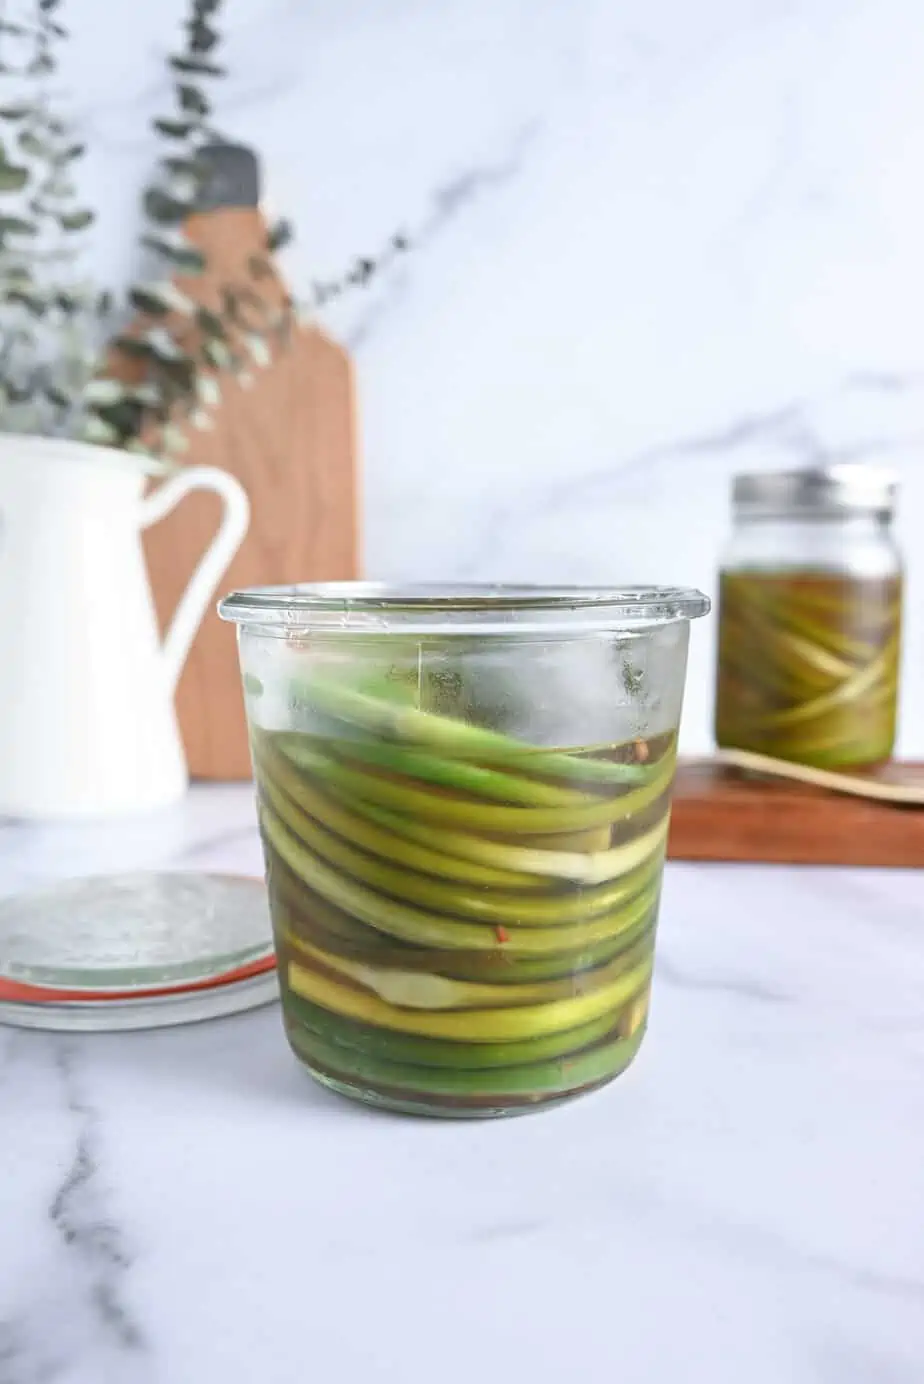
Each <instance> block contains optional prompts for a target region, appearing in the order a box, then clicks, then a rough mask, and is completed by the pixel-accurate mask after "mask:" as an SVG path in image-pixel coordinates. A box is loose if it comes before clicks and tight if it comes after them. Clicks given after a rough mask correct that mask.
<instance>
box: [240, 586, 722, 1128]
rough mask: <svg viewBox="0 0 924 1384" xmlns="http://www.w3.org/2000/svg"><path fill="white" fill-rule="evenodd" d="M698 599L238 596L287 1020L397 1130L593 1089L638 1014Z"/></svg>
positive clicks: (642, 1015)
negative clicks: (415, 1119)
mask: <svg viewBox="0 0 924 1384" xmlns="http://www.w3.org/2000/svg"><path fill="white" fill-rule="evenodd" d="M707 609H708V601H707V600H706V598H705V597H704V596H702V595H701V594H700V593H699V592H698V591H686V590H667V589H654V590H643V589H638V588H625V589H620V590H608V591H598V590H586V589H583V588H569V589H545V588H510V587H485V588H478V587H419V586H411V587H406V588H390V587H379V586H370V585H365V584H362V583H335V584H331V585H321V586H296V587H284V588H273V589H269V588H267V589H262V590H252V591H242V592H237V593H235V594H234V595H232V596H229V597H228V598H227V599H226V600H225V601H223V602H222V604H221V607H220V611H221V614H222V616H223V617H224V618H225V619H228V620H233V621H235V622H237V625H238V638H239V649H240V661H241V670H242V674H243V682H244V693H245V700H246V707H247V717H248V724H249V728H250V735H251V747H252V752H253V762H254V771H255V778H256V788H257V794H258V800H259V816H260V827H261V832H262V837H263V844H264V852H265V859H266V877H267V885H268V889H269V898H270V909H271V914H272V919H273V926H274V932H275V939H276V949H277V958H278V966H279V976H280V982H281V991H282V1012H283V1018H284V1022H285V1027H286V1032H287V1035H288V1038H289V1042H290V1044H291V1046H292V1048H293V1050H294V1052H295V1054H296V1056H297V1057H298V1058H299V1059H300V1060H301V1061H302V1062H303V1063H304V1064H305V1066H306V1067H307V1068H308V1070H309V1071H310V1072H311V1073H312V1074H313V1075H314V1076H315V1077H316V1078H317V1079H318V1080H319V1081H320V1082H322V1083H324V1084H325V1085H327V1086H330V1087H333V1088H334V1089H335V1090H337V1091H340V1092H343V1093H345V1094H347V1095H350V1096H354V1097H358V1098H359V1099H360V1100H363V1101H367V1102H371V1103H373V1104H376V1105H380V1106H386V1107H389V1108H392V1109H397V1110H401V1111H408V1112H412V1113H425V1114H442V1115H499V1114H504V1113H506V1112H509V1111H514V1110H518V1109H522V1108H524V1107H530V1106H535V1105H537V1104H541V1103H543V1102H548V1101H554V1100H558V1099H560V1098H562V1097H565V1096H570V1095H573V1094H575V1093H577V1092H581V1091H589V1090H592V1089H593V1088H595V1087H598V1086H600V1085H601V1084H603V1083H604V1082H607V1081H609V1080H610V1079H611V1078H613V1077H615V1076H616V1075H617V1074H618V1073H619V1072H621V1071H622V1070H623V1069H624V1068H625V1067H626V1066H627V1065H628V1064H629V1062H630V1061H631V1060H632V1058H633V1057H634V1055H635V1053H636V1051H637V1049H638V1047H639V1044H640V1042H641V1040H642V1035H643V1033H644V1030H645V1022H646V1017H647V1013H648V992H649V985H650V981H651V970H652V952H653V947H654V933H655V922H656V919H657V912H658V894H659V889H660V883H661V871H662V862H663V858H664V850H665V843H666V838H667V826H668V808H669V802H670V792H671V785H672V780H673V776H674V761H675V755H676V742H677V727H678V723H679V720H680V707H681V699H682V694H683V684H684V674H685V668H686V657H687V639H688V625H689V621H690V620H691V619H693V618H695V617H696V616H699V615H702V614H704V613H705V612H706V610H707Z"/></svg>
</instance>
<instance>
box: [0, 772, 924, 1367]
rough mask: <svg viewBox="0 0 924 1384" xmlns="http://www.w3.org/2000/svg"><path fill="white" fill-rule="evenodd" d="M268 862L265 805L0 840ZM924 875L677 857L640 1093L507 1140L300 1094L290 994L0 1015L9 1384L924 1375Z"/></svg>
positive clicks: (79, 859) (16, 832)
mask: <svg viewBox="0 0 924 1384" xmlns="http://www.w3.org/2000/svg"><path fill="white" fill-rule="evenodd" d="M165 864H171V865H175V866H177V867H179V868H186V869H189V868H195V869H216V868H220V869H229V870H235V871H252V870H257V869H258V868H259V848H258V844H257V841H256V835H255V831H254V827H253V812H252V807H251V803H250V797H249V790H248V789H246V788H245V787H219V788H210V789H198V790H196V791H194V792H193V794H192V795H191V796H190V798H189V799H188V800H187V802H186V803H184V804H183V806H182V807H181V808H178V809H176V810H175V811H172V812H170V813H166V814H163V815H162V816H161V817H159V818H158V819H156V820H148V821H145V822H135V823H131V824H127V825H120V826H118V827H115V828H106V829H103V828H80V829H76V828H47V829H35V828H27V827H23V826H17V825H8V826H6V827H3V828H2V829H0V892H10V891H12V890H15V889H19V888H24V887H27V886H29V885H33V884H36V883H39V882H41V881H42V880H44V879H46V878H47V877H48V876H49V875H51V874H80V873H88V872H91V871H94V870H99V869H106V868H111V869H119V870H123V869H128V868H134V867H145V866H163V865H165ZM922 1170H924V887H922V879H921V875H920V873H914V872H895V873H884V872H883V873H877V872H872V871H843V870H842V871H830V870H806V869H802V870H795V869H792V870H790V869H783V868H765V867H760V868H758V867H753V868H751V867H722V866H718V867H705V866H671V867H669V868H668V872H667V881H666V887H665V896H664V906H663V913H662V924H661V933H660V940H659V962H658V969H657V974H656V984H655V1002H654V1007H653V1016H652V1025H651V1029H650V1032H649V1035H648V1038H647V1040H646V1044H645V1047H644V1048H643V1052H642V1054H641V1056H640V1058H639V1060H638V1062H637V1063H636V1065H635V1067H634V1068H633V1070H632V1071H631V1072H630V1073H629V1074H627V1075H626V1076H625V1077H624V1078H622V1079H621V1080H620V1081H618V1082H616V1083H615V1084H614V1085H613V1086H611V1087H610V1088H609V1089H607V1090H605V1091H603V1092H602V1093H599V1094H597V1095H595V1096H593V1097H589V1098H586V1099H584V1100H581V1101H577V1102H575V1103H573V1104H570V1105H566V1106H563V1107H561V1108H559V1109H556V1110H553V1111H550V1112H547V1113H544V1114H542V1115H535V1116H531V1117H527V1118H523V1119H514V1120H509V1121H501V1122H496V1123H477V1122H476V1123H441V1122H427V1121H415V1120H408V1119H402V1118H398V1117H392V1116H389V1115H384V1114H381V1113H377V1112H372V1111H366V1110H363V1109H361V1108H359V1107H356V1106H353V1105H350V1104H348V1103H346V1102H343V1101H340V1100H339V1099H337V1098H335V1097H334V1096H332V1095H329V1094H327V1093H325V1092H323V1091H322V1090H320V1089H319V1088H317V1087H315V1086H314V1085H313V1084H312V1083H311V1081H310V1080H309V1079H308V1078H307V1077H306V1076H304V1075H303V1074H302V1073H301V1072H300V1070H299V1069H298V1068H297V1067H296V1065H295V1062H294V1060H293V1059H292V1058H291V1057H290V1055H289V1053H288V1050H287V1048H286V1045H285V1042H284V1041H283V1037H282V1033H281V1030H280V1024H279V1015H278V1012H277V1011H276V1009H275V1007H271V1008H269V1009H264V1010H261V1011H259V1012H254V1013H251V1014H247V1015H243V1016H241V1017H239V1018H235V1019H223V1020H219V1021H215V1022H212V1023H206V1024H201V1025H197V1026H193V1027H189V1028H185V1029H176V1030H172V1031H160V1032H154V1033H135V1034H123V1035H118V1036H108V1035H107V1036H101V1035H86V1036H79V1037H64V1036H60V1035H47V1034H37V1033H30V1032H21V1031H18V1030H14V1029H2V1028H0V1384H46V1382H49V1381H56V1382H57V1384H211V1382H212V1381H216V1384H217V1381H221V1384H304V1381H306V1380H311V1379H322V1380H324V1381H325V1384H328V1382H329V1384H341V1382H342V1381H343V1382H345V1384H353V1382H354V1381H355V1384H360V1381H375V1384H379V1382H380V1381H381V1382H382V1384H391V1381H395V1384H398V1381H400V1384H424V1381H426V1384H431V1381H439V1384H462V1381H465V1382H466V1384H471V1381H476V1380H478V1381H494V1380H498V1381H499V1380H505V1381H506V1380H508V1379H509V1380H513V1379H520V1378H522V1379H523V1380H526V1381H529V1384H544V1382H545V1381H550V1382H551V1381H555V1384H559V1381H561V1380H562V1379H574V1380H580V1381H581V1382H582V1384H598V1382H599V1384H616V1381H622V1380H625V1381H630V1382H631V1384H647V1381H655V1384H662V1381H663V1384H681V1381H682V1384H726V1381H727V1384H742V1382H743V1381H746V1384H810V1382H811V1384H919V1382H920V1380H921V1379H922V1378H924V1171H922Z"/></svg>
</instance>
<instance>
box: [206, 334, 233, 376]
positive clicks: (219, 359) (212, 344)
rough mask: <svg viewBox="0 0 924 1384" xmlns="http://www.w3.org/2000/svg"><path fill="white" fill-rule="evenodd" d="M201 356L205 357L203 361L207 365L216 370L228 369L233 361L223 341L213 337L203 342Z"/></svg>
mask: <svg viewBox="0 0 924 1384" xmlns="http://www.w3.org/2000/svg"><path fill="white" fill-rule="evenodd" d="M202 354H203V356H204V357H205V360H206V361H207V362H208V364H209V365H214V366H215V367H216V369H218V370H227V369H230V367H231V365H232V363H233V360H234V357H233V355H232V353H231V351H230V350H229V348H228V347H227V345H226V344H225V343H224V342H223V341H221V340H219V339H218V338H217V337H213V338H211V339H210V340H208V341H206V342H204V344H203V346H202Z"/></svg>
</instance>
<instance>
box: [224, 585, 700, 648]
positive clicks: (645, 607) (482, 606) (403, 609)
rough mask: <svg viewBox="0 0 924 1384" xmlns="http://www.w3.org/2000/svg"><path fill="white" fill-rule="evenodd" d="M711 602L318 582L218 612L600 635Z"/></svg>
mask: <svg viewBox="0 0 924 1384" xmlns="http://www.w3.org/2000/svg"><path fill="white" fill-rule="evenodd" d="M708 610H709V600H708V597H706V596H704V595H703V593H702V592H701V591H696V590H694V589H693V588H690V587H667V586H663V587H662V586H620V587H592V586H508V585H504V584H501V585H477V584H476V585H468V584H466V585H462V584H452V583H448V584H444V585H441V584H436V583H433V584H431V583H421V584H417V583H414V584H410V585H406V586H389V585H384V584H381V583H377V582H349V581H344V582H318V583H305V584H300V585H297V586H262V587H253V588H251V589H250V590H246V591H235V592H233V593H232V594H231V595H230V596H226V597H225V599H224V600H223V601H221V602H220V604H219V607H218V613H219V615H221V617H222V619H224V620H231V621H234V622H235V623H237V624H254V625H259V626H261V628H262V629H264V630H266V629H267V628H269V629H273V628H277V629H278V630H279V631H280V633H283V632H285V631H287V630H292V631H294V632H299V631H317V632H319V633H320V632H333V631H337V632H344V633H356V634H388V633H391V632H392V631H401V632H402V633H406V634H476V635H483V634H514V633H526V632H530V633H533V632H540V633H545V632H549V633H553V632H554V633H557V632H559V631H563V630H569V629H570V630H572V631H573V632H574V633H577V634H580V633H584V632H601V631H607V630H613V631H617V630H623V629H638V628H640V627H645V626H650V625H659V624H670V623H676V622H677V621H681V620H695V619H696V618H697V617H698V616H700V615H705V614H706V613H707V611H708Z"/></svg>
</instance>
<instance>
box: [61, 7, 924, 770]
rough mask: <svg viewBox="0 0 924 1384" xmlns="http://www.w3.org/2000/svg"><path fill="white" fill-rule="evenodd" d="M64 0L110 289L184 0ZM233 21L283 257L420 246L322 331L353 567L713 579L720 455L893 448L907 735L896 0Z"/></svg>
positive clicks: (920, 238)
mask: <svg viewBox="0 0 924 1384" xmlns="http://www.w3.org/2000/svg"><path fill="white" fill-rule="evenodd" d="M65 8H66V11H67V18H68V22H69V23H70V24H71V26H72V28H73V30H74V42H73V45H72V48H71V52H70V54H69V58H68V70H67V74H66V75H67V78H68V83H69V87H70V90H71V93H72V95H73V99H74V102H75V106H76V109H77V110H78V112H79V116H80V120H81V123H82V125H83V126H84V127H85V130H86V133H87V135H88V137H89V139H90V142H91V147H92V155H91V158H90V159H89V160H88V167H87V170H86V176H87V183H88V191H89V192H90V193H91V194H92V195H93V196H94V197H95V199H96V202H97V204H98V205H99V207H100V209H101V221H100V224H99V227H98V232H97V236H96V244H95V246H94V254H95V256H96V261H97V264H98V266H99V267H100V269H101V271H102V272H103V273H104V274H105V275H106V276H107V277H109V278H111V279H113V280H115V281H118V280H119V279H120V278H122V277H123V276H124V275H125V274H126V273H127V272H128V270H129V268H130V266H131V256H132V245H133V239H134V230H135V225H136V218H137V191H138V187H139V184H140V183H141V181H143V179H144V177H145V175H146V172H147V170H148V168H149V167H150V163H151V160H152V159H153V157H154V154H155V146H154V142H153V139H152V137H151V135H150V133H149V131H148V128H147V122H148V119H149V117H150V116H151V115H152V114H153V113H155V112H156V111H158V110H160V109H162V108H163V105H164V103H165V100H166V94H167V84H166V78H165V75H164V70H163V65H162V58H163V55H164V53H165V52H166V51H167V50H168V48H169V47H170V46H171V44H172V43H173V41H174V37H175V34H176V32H177V25H178V23H179V20H180V18H181V16H182V14H183V12H184V9H185V4H184V0H160V3H159V4H157V5H140V4H124V3H117V0H67V3H66V7H65ZM225 23H226V28H227V32H228V36H229V41H228V45H227V49H226V55H225V56H226V59H227V62H228V64H229V67H230V69H231V75H230V77H229V79H228V81H227V82H226V83H225V84H224V86H223V88H222V90H221V93H220V98H219V109H218V115H219V123H220V125H221V126H222V128H223V129H224V130H225V131H226V132H227V133H228V134H229V135H232V136H237V137H239V138H242V139H244V140H246V141H247V142H249V143H251V144H252V145H253V146H254V147H256V148H257V150H258V151H259V153H260V154H261V156H262V158H263V160H264V163H265V167H266V171H267V181H268V197H269V199H270V201H271V202H272V205H273V208H274V210H277V211H285V212H286V213H289V214H291V215H292V216H293V217H294V219H295V221H296V223H297V225H298V229H299V241H298V244H297V246H296V247H295V248H294V249H293V250H292V251H291V252H290V254H289V266H290V273H291V276H292V278H293V280H294V281H295V282H296V284H302V285H305V284H306V283H307V282H308V281H309V280H310V278H311V277H312V276H313V275H315V274H324V273H331V272H335V271H336V270H337V269H338V268H340V267H341V266H342V265H343V264H344V263H345V261H346V260H347V258H348V257H349V255H350V254H351V253H352V252H355V251H360V250H362V251H365V250H374V249H376V248H377V247H378V246H379V245H380V244H381V243H382V242H383V241H384V240H385V239H386V238H387V237H388V235H389V234H390V233H391V232H392V230H393V229H394V228H395V227H397V226H403V227H406V228H407V230H408V231H409V232H410V234H411V236H412V238H413V240H414V242H415V243H414V248H413V250H412V252H411V253H410V254H409V255H408V256H407V257H406V258H405V259H404V260H403V261H402V262H401V263H400V264H399V265H398V266H396V267H395V269H394V270H393V271H391V272H390V273H389V275H388V276H387V277H386V279H385V280H384V281H383V282H382V283H381V284H380V285H379V286H378V287H377V288H376V289H375V290H374V291H373V292H370V293H369V294H367V295H366V296H365V297H363V298H361V299H358V300H356V301H354V303H353V304H352V305H351V306H350V307H349V308H344V309H343V310H342V315H341V316H339V317H337V318H336V319H331V323H330V325H331V327H332V328H333V329H334V330H336V331H337V332H338V333H340V334H341V335H342V336H343V337H344V339H345V340H347V341H348V342H349V343H350V345H351V346H352V348H353V349H354V351H355V353H356V358H357V362H358V367H359V376H360V385H361V402H362V416H363V428H364V451H365V471H366V533H367V570H368V572H369V574H370V575H374V576H385V577H394V576H398V575H402V576H414V577H445V578H450V577H466V578H468V577H481V578H495V577H519V578H523V579H532V580H543V579H549V580H551V579H571V580H580V581H613V582H618V581H623V580H636V581H637V580H641V581H648V580H651V581H661V582H683V583H690V584H697V585H700V586H702V587H704V588H705V589H706V590H710V591H711V590H712V589H713V587H714V570H715V559H716V552H717V548H718V545H719V543H720V541H721V537H722V534H723V530H724V527H725V522H726V495H727V490H728V479H729V476H730V474H731V473H732V472H734V471H735V470H737V469H740V468H745V467H749V466H765V465H766V466H772V465H792V464H798V463H800V462H803V461H805V460H807V459H810V458H816V457H819V458H820V457H838V458H841V459H846V458H858V459H859V458H863V459H868V460H877V461H883V462H887V463H889V464H891V465H893V466H894V467H896V468H897V469H898V471H899V472H900V474H901V478H902V484H903V515H902V525H901V527H902V532H903V535H904V540H905V544H906V547H907V549H908V553H909V557H910V583H909V592H908V612H907V614H908V618H907V640H906V660H905V661H906V670H905V681H904V696H903V730H902V748H903V750H904V751H905V752H906V753H919V754H924V613H922V608H921V607H922V600H921V597H922V594H924V557H921V556H920V555H919V545H918V543H917V531H918V527H919V525H920V523H921V521H922V520H924V465H922V462H921V450H920V449H921V445H922V439H924V411H922V410H924V269H922V260H924V87H922V84H921V80H920V74H921V72H922V71H924V14H922V12H921V7H920V3H919V0H698V3H696V4H695V5H694V4H689V3H687V2H686V0H569V3H567V4H565V3H561V0H339V3H337V4H330V3H323V0H228V4H227V12H226V20H225ZM712 644H713V630H712V629H707V628H705V627H700V628H699V629H697V631H696V637H695V639H694V648H693V656H692V666H691V677H690V684H689V693H688V701H687V718H686V725H685V736H686V741H687V746H688V747H689V748H700V747H703V746H704V745H706V744H707V743H708V738H709V723H710V703H711V696H712V686H711V683H712V672H711V667H712Z"/></svg>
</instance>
